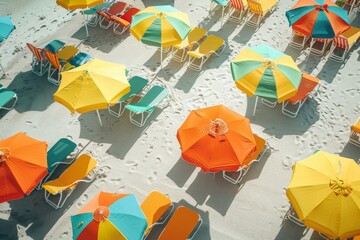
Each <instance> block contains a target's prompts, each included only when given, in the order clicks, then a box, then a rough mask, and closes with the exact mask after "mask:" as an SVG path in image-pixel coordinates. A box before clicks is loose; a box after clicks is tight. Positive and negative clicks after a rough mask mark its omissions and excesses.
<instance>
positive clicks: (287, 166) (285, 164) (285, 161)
mask: <svg viewBox="0 0 360 240" xmlns="http://www.w3.org/2000/svg"><path fill="white" fill-rule="evenodd" d="M282 165H283V168H284V169H285V170H289V169H291V166H292V165H293V161H292V160H291V159H290V157H288V156H286V157H285V159H283V161H282Z"/></svg>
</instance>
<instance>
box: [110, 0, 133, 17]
mask: <svg viewBox="0 0 360 240" xmlns="http://www.w3.org/2000/svg"><path fill="white" fill-rule="evenodd" d="M128 7H129V4H127V3H125V2H116V3H114V4H113V5H111V6H110V7H109V9H108V10H107V11H106V12H107V13H108V14H109V15H118V14H119V13H121V12H123V11H125V9H126V8H128Z"/></svg>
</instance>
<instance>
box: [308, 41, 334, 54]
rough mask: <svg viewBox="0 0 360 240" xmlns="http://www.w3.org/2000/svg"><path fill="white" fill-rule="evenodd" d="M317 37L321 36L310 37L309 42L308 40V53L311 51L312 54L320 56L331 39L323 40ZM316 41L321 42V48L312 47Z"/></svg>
mask: <svg viewBox="0 0 360 240" xmlns="http://www.w3.org/2000/svg"><path fill="white" fill-rule="evenodd" d="M319 39H321V38H312V39H311V42H310V54H311V53H313V54H314V55H316V56H319V57H320V56H322V55H324V53H325V50H326V48H327V46H328V45H329V44H330V42H331V41H332V39H329V40H325V41H324V42H323V41H321V40H319ZM316 42H320V43H322V48H321V50H319V49H316V48H314V45H315V44H316Z"/></svg>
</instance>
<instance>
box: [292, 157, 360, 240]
mask: <svg viewBox="0 0 360 240" xmlns="http://www.w3.org/2000/svg"><path fill="white" fill-rule="evenodd" d="M286 196H287V197H288V198H289V200H290V202H291V205H292V206H293V207H294V209H295V211H296V213H297V215H298V217H299V219H300V220H302V221H304V224H305V225H306V226H308V227H311V228H313V229H315V230H317V231H319V232H321V233H324V234H326V235H327V236H329V237H330V238H331V239H335V238H341V239H344V238H350V237H353V236H355V235H356V234H359V233H360V224H359V223H360V167H359V166H358V165H357V164H356V163H355V161H354V160H352V159H349V158H344V157H340V156H337V155H334V154H330V153H326V152H323V151H319V152H317V153H315V154H314V155H312V156H310V157H308V158H306V159H304V160H302V161H298V162H297V163H296V164H295V166H294V169H293V175H292V178H291V182H290V185H289V187H288V189H287V190H286Z"/></svg>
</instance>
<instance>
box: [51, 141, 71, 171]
mask: <svg viewBox="0 0 360 240" xmlns="http://www.w3.org/2000/svg"><path fill="white" fill-rule="evenodd" d="M75 148H76V143H74V142H73V141H71V140H70V139H67V138H61V139H60V140H59V141H57V143H55V145H54V146H52V147H51V148H50V149H49V151H48V152H47V163H48V172H51V171H53V170H54V169H55V168H56V166H57V165H56V163H60V162H63V161H64V160H65V159H66V157H67V156H69V154H70V153H72V152H73V151H74V150H75ZM54 164H55V165H54Z"/></svg>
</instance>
